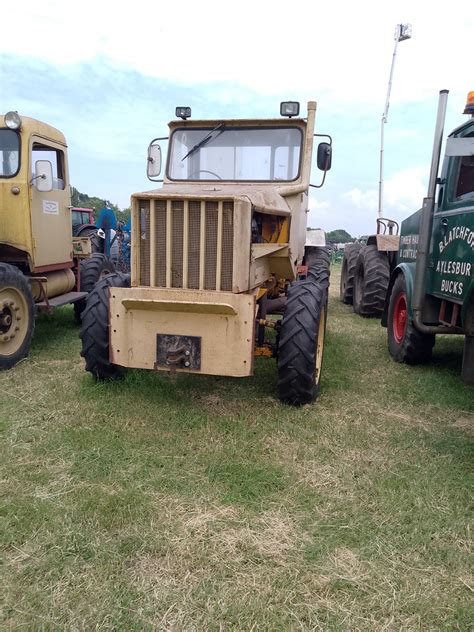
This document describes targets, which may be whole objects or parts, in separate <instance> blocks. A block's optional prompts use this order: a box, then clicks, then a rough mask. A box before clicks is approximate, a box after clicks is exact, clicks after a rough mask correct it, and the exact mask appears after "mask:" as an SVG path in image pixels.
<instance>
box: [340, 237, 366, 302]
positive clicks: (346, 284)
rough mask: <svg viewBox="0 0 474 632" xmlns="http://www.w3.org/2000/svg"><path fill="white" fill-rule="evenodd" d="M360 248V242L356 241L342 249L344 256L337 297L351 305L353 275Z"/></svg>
mask: <svg viewBox="0 0 474 632" xmlns="http://www.w3.org/2000/svg"><path fill="white" fill-rule="evenodd" d="M361 248H362V244H359V243H358V242H356V243H354V244H350V246H349V247H348V248H346V249H345V250H344V257H343V258H342V269H341V284H340V286H339V298H340V300H341V301H342V302H343V303H346V304H347V305H352V297H353V294H354V275H355V271H356V265H357V258H358V256H359V252H360V249H361Z"/></svg>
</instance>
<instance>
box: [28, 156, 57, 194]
mask: <svg viewBox="0 0 474 632" xmlns="http://www.w3.org/2000/svg"><path fill="white" fill-rule="evenodd" d="M32 181H34V183H35V187H36V188H37V190H38V191H41V192H42V193H47V192H48V191H52V190H53V165H52V164H51V162H50V161H49V160H37V161H36V162H35V175H34V176H33V178H32Z"/></svg>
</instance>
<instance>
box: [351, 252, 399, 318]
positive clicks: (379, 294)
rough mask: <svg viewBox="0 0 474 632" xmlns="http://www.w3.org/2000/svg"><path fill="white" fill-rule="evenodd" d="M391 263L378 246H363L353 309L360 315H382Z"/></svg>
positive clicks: (355, 279)
mask: <svg viewBox="0 0 474 632" xmlns="http://www.w3.org/2000/svg"><path fill="white" fill-rule="evenodd" d="M389 279H390V264H389V261H388V256H387V254H386V253H385V252H380V251H379V250H377V246H362V248H361V250H360V252H359V256H358V258H357V265H356V270H355V276H354V293H353V300H352V309H353V310H354V312H355V313H356V314H359V316H364V317H365V318H369V317H380V316H381V315H382V312H383V308H384V305H385V296H386V294H387V288H388V282H389Z"/></svg>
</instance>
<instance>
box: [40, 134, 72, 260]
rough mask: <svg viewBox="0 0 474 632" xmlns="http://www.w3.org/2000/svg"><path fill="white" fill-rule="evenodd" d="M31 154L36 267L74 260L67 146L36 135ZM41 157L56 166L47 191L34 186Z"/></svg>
mask: <svg viewBox="0 0 474 632" xmlns="http://www.w3.org/2000/svg"><path fill="white" fill-rule="evenodd" d="M30 156H31V163H30V173H31V175H32V178H33V180H32V184H31V225H32V230H33V244H34V247H33V252H34V267H35V269H38V268H44V267H45V266H58V267H61V266H62V265H63V264H65V265H68V264H69V263H70V262H71V261H72V241H71V240H72V229H71V210H70V206H69V205H70V196H69V182H68V176H67V173H68V170H67V162H66V151H65V147H64V146H62V145H60V144H58V143H55V142H53V141H50V140H46V139H43V138H40V137H37V136H33V137H32V139H31V145H30ZM38 160H49V162H50V163H51V165H52V167H53V189H52V191H48V192H47V193H43V192H41V191H38V189H37V187H36V186H35V183H36V181H37V180H36V179H35V176H37V175H38V174H37V173H36V162H37V161H38Z"/></svg>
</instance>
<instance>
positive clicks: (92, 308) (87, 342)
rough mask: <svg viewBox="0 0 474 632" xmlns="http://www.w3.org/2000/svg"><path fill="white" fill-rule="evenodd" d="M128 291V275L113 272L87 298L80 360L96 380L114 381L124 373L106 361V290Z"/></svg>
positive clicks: (107, 347) (107, 333) (108, 360)
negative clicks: (122, 288) (117, 288)
mask: <svg viewBox="0 0 474 632" xmlns="http://www.w3.org/2000/svg"><path fill="white" fill-rule="evenodd" d="M110 287H130V275H129V274H122V273H121V272H115V273H114V274H111V275H109V276H107V277H105V279H102V281H99V283H97V285H96V286H95V288H94V289H93V290H92V292H91V293H90V294H89V296H88V297H87V305H86V308H85V310H84V313H83V314H82V327H81V340H82V351H81V356H82V357H83V358H84V359H85V361H86V371H89V373H92V375H93V377H94V378H95V379H96V380H115V379H117V378H119V377H121V375H122V374H123V369H122V368H121V367H119V366H117V365H116V364H112V362H110V359H109V346H110V345H109V327H110V325H109V314H110V308H109V288H110Z"/></svg>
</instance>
